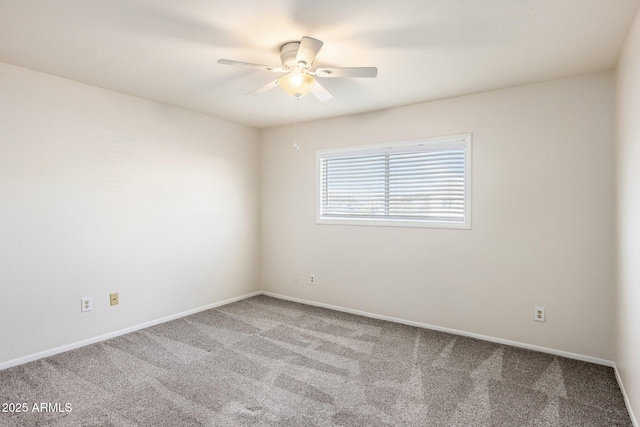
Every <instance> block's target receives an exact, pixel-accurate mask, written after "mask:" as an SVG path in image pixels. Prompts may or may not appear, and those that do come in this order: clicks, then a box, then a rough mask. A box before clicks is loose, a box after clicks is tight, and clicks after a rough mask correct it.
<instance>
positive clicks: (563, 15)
mask: <svg viewBox="0 0 640 427" xmlns="http://www.w3.org/2000/svg"><path fill="white" fill-rule="evenodd" d="M639 2H640V0H393V1H391V0H233V1H232V0H224V1H222V0H208V1H203V0H180V1H175V0H28V1H27V0H0V61H2V62H6V63H9V64H14V65H19V66H23V67H26V68H30V69H33V70H37V71H42V72H45V73H49V74H53V75H57V76H61V77H65V78H68V79H72V80H76V81H79V82H83V83H87V84H90V85H94V86H98V87H102V88H106V89H111V90H115V91H118V92H122V93H126V94H131V95H135V96H138V97H142V98H146V99H151V100H155V101H159V102H163V103H166V104H171V105H176V106H180V107H183V108H187V109H190V110H193V111H198V112H202V113H205V114H209V115H212V116H216V117H222V118H225V119H229V120H233V121H236V122H240V123H245V124H248V125H251V126H255V127H269V126H275V125H280V124H285V123H291V122H292V121H293V115H294V112H295V102H294V99H293V98H292V97H290V96H288V95H286V94H285V92H284V91H282V90H281V89H280V88H275V89H273V90H271V91H269V92H266V93H264V94H261V95H259V96H245V95H244V94H245V93H246V92H249V91H251V90H253V89H255V88H258V87H259V86H261V85H263V84H265V83H267V82H270V81H272V80H274V79H275V78H277V77H278V75H275V74H273V73H269V72H266V71H261V70H255V69H248V68H239V67H230V66H225V65H220V64H217V63H216V61H217V60H218V59H220V58H227V59H234V60H239V61H245V62H255V63H261V64H267V65H276V66H279V65H280V59H279V48H280V46H281V45H282V44H283V43H285V42H289V41H297V40H299V39H300V38H301V37H302V36H310V37H314V38H317V39H320V40H322V41H324V43H325V44H324V47H323V48H322V50H321V51H320V53H319V54H318V56H317V59H316V62H315V64H314V66H376V67H378V77H377V78H375V79H323V80H321V81H322V84H323V85H324V86H325V87H326V88H327V89H328V90H329V91H330V92H331V93H332V94H333V95H334V99H332V100H331V101H327V102H324V103H321V102H319V101H317V100H316V99H315V98H313V96H311V95H308V96H305V97H304V98H302V100H301V101H300V113H299V115H300V118H301V120H311V119H316V118H324V117H332V116H339V115H345V114H352V113H358V112H364V111H371V110H377V109H381V108H388V107H395V106H400V105H407V104H414V103H419V102H425V101H430V100H435V99H442V98H448V97H453V96H459V95H464V94H469V93H475V92H481V91H486V90H491V89H498V88H505V87H511V86H517V85H522V84H526V83H532V82H537V81H544V80H550V79H556V78H562V77H568V76H573V75H577V74H584V73H591V72H597V71H604V70H611V69H613V68H614V67H615V63H616V60H617V57H618V53H619V52H620V49H621V47H622V43H623V41H624V38H625V36H626V34H627V31H628V29H629V27H630V25H631V22H632V20H633V18H634V16H635V13H636V10H637V9H638V5H639Z"/></svg>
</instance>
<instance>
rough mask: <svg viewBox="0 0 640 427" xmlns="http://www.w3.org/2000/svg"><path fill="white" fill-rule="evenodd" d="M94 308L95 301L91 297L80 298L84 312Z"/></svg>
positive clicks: (81, 308)
mask: <svg viewBox="0 0 640 427" xmlns="http://www.w3.org/2000/svg"><path fill="white" fill-rule="evenodd" d="M91 310H93V303H92V302H91V298H81V299H80V311H81V312H82V313H84V312H85V311H91Z"/></svg>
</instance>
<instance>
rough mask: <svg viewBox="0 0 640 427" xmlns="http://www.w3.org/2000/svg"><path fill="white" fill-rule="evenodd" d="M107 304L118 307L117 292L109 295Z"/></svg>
mask: <svg viewBox="0 0 640 427" xmlns="http://www.w3.org/2000/svg"><path fill="white" fill-rule="evenodd" d="M109 304H111V305H118V293H117V292H114V293H112V294H109Z"/></svg>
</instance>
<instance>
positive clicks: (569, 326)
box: [260, 73, 615, 361]
mask: <svg viewBox="0 0 640 427" xmlns="http://www.w3.org/2000/svg"><path fill="white" fill-rule="evenodd" d="M336 96H339V94H336ZM613 107H614V77H613V75H612V73H601V74H594V75H586V76H580V77H576V78H570V79H564V80H557V81H551V82H547V83H542V84H535V85H528V86H523V87H517V88H513V89H507V90H501V91H494V92H489V93H482V94H477V95H470V96H465V97H460V98H455V99H450V100H444V101H438V102H431V103H425V104H419V105H413V106H407V107H402V108H397V109H390V110H384V111H379V112H374V113H368V114H362V115H355V116H347V117H340V118H335V119H327V120H321V121H316V122H309V123H304V124H303V125H302V126H301V130H300V141H299V143H300V145H301V146H302V150H301V151H300V152H296V151H295V150H293V149H292V147H291V145H292V143H293V131H292V128H291V127H290V126H289V127H279V128H272V129H266V130H263V131H261V134H260V168H261V172H260V182H261V190H260V192H261V193H260V197H261V205H260V206H261V216H260V218H261V225H260V230H261V278H262V283H261V286H262V289H263V290H265V291H270V292H275V293H279V294H282V295H286V296H289V297H296V298H302V299H306V300H311V301H315V302H319V303H325V304H332V305H336V306H341V307H345V308H349V309H354V310H362V311H366V312H370V313H374V314H378V315H384V316H391V317H396V318H400V319H404V320H408V321H415V322H421V323H426V324H430V325H435V326H439V327H445V328H452V329H457V330H461V331H465V332H469V333H474V334H482V335H486V336H490V337H494V338H498V339H504V340H512V341H516V342H521V343H525V344H528V345H532V346H541V347H546V348H550V349H554V350H559V351H566V352H572V353H576V354H579V355H584V356H588V357H593V358H599V359H605V360H609V361H611V360H613V348H614V337H613V332H614V325H613V319H614V312H613V306H614V302H613V297H614V295H613V282H614V246H615V243H614V216H615V215H614V206H615V199H614V190H615V183H614V178H615V173H614V147H613V139H614V117H613ZM327 108H330V103H327ZM301 114H302V115H304V105H302V106H301ZM465 132H470V133H472V134H473V195H472V197H473V210H472V229H471V230H447V229H425V228H422V229H421V228H391V227H368V226H344V225H316V223H315V208H316V206H315V164H314V158H315V157H314V155H315V150H316V149H319V148H328V147H340V146H350V145H359V144H371V143H380V142H388V141H397V140H406V139H414V138H420V137H431V136H439V135H450V134H459V133H465ZM294 272H298V273H299V275H300V281H299V282H297V283H295V282H294V280H293V273H294ZM311 273H313V274H315V275H316V280H317V284H316V285H315V286H311V285H309V284H308V276H309V274H311ZM536 305H539V306H545V307H546V310H547V321H546V322H545V323H539V322H534V321H533V308H534V306H536Z"/></svg>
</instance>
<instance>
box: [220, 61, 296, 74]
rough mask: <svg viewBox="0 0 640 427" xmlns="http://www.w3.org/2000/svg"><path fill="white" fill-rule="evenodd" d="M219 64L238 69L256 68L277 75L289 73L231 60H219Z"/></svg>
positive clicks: (277, 68)
mask: <svg viewBox="0 0 640 427" xmlns="http://www.w3.org/2000/svg"><path fill="white" fill-rule="evenodd" d="M218 64H223V65H234V66H236V67H249V68H256V69H258V70H266V71H274V72H277V73H284V72H286V71H287V70H283V69H282V68H280V67H270V66H269V65H261V64H252V63H251V62H240V61H232V60H231V59H218Z"/></svg>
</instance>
